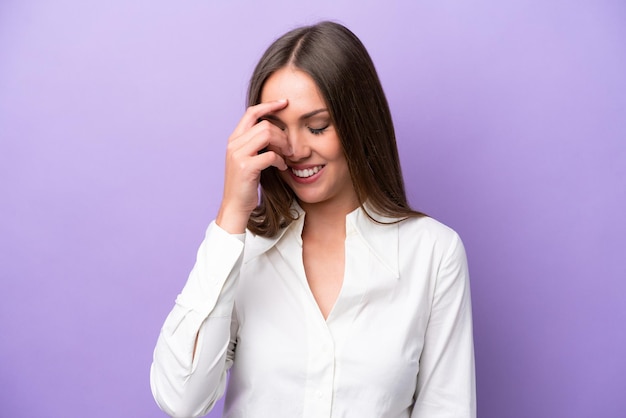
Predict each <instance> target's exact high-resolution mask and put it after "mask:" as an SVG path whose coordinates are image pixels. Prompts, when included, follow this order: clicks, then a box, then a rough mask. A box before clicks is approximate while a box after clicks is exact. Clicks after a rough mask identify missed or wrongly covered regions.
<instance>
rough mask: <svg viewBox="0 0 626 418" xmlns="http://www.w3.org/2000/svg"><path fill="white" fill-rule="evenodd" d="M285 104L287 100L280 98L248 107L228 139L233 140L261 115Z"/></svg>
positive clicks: (257, 120) (250, 126) (255, 122)
mask: <svg viewBox="0 0 626 418" xmlns="http://www.w3.org/2000/svg"><path fill="white" fill-rule="evenodd" d="M285 106H287V100H286V99H282V100H276V101H273V102H266V103H259V104H258V105H255V106H250V107H248V109H246V112H245V113H244V114H243V116H242V117H241V119H240V120H239V123H238V124H237V126H236V127H235V130H234V131H233V133H232V135H231V137H230V139H229V140H233V139H235V138H238V137H239V136H241V135H243V134H244V133H245V132H246V131H247V130H249V129H250V128H252V127H253V126H254V125H256V124H257V123H258V122H259V119H260V118H261V117H263V116H265V115H267V114H268V113H272V112H276V111H277V110H280V109H282V108H284V107H285Z"/></svg>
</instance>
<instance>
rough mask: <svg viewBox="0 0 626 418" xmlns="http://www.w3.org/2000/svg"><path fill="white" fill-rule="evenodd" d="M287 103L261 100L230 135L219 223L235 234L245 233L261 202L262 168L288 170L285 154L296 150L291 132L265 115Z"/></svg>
mask: <svg viewBox="0 0 626 418" xmlns="http://www.w3.org/2000/svg"><path fill="white" fill-rule="evenodd" d="M285 106H287V100H279V101H275V102H268V103H261V104H258V105H256V106H251V107H249V108H248V109H247V110H246V113H245V114H244V115H243V117H242V118H241V120H240V121H239V124H238V125H237V127H236V128H235V130H234V132H233V133H232V134H231V136H230V138H229V139H228V147H227V150H226V173H225V179H224V196H223V198H222V204H221V206H220V210H219V212H218V215H217V219H216V223H217V224H218V225H219V226H220V227H221V228H222V229H224V230H225V231H227V232H229V233H231V234H240V233H243V232H244V231H245V229H246V226H247V224H248V218H249V217H250V213H252V211H253V210H254V208H255V207H256V206H257V204H258V199H259V197H258V187H259V180H260V178H261V171H263V170H264V169H266V168H268V167H270V166H274V167H276V168H278V169H279V170H286V169H287V164H286V163H285V159H284V156H289V155H291V154H292V151H291V148H290V146H289V142H288V140H287V135H286V134H285V132H283V131H282V130H281V129H280V128H279V127H277V126H275V125H274V124H272V123H271V122H269V121H266V120H264V121H261V122H259V119H262V118H263V116H265V115H267V114H269V113H272V112H276V111H278V110H280V109H283V108H284V107H285Z"/></svg>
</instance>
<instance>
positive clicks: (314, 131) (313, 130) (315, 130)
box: [307, 124, 330, 135]
mask: <svg viewBox="0 0 626 418" xmlns="http://www.w3.org/2000/svg"><path fill="white" fill-rule="evenodd" d="M329 126H330V124H327V125H324V126H322V127H321V128H314V127H312V126H307V128H308V129H309V132H311V133H312V134H313V135H321V134H323V133H324V131H326V129H328V127H329Z"/></svg>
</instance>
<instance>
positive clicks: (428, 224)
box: [398, 215, 460, 248]
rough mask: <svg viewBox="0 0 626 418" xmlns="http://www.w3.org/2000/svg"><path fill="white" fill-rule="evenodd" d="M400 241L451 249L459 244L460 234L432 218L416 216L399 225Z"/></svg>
mask: <svg viewBox="0 0 626 418" xmlns="http://www.w3.org/2000/svg"><path fill="white" fill-rule="evenodd" d="M398 229H399V239H400V241H401V242H406V241H415V240H420V241H424V240H426V241H429V242H431V243H432V244H433V245H434V244H438V245H442V246H443V247H446V248H447V247H449V246H450V245H452V244H453V243H456V242H459V241H460V237H459V234H458V233H457V232H456V231H455V230H454V229H452V228H451V227H450V226H448V225H446V224H444V223H443V222H441V221H439V220H437V219H435V218H432V217H430V216H425V215H422V216H416V217H410V218H407V219H405V220H403V221H401V222H399V224H398Z"/></svg>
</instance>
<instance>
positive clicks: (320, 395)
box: [316, 390, 324, 399]
mask: <svg viewBox="0 0 626 418" xmlns="http://www.w3.org/2000/svg"><path fill="white" fill-rule="evenodd" d="M316 395H317V398H318V399H322V397H323V396H324V394H323V393H322V391H321V390H318V391H317V393H316Z"/></svg>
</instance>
